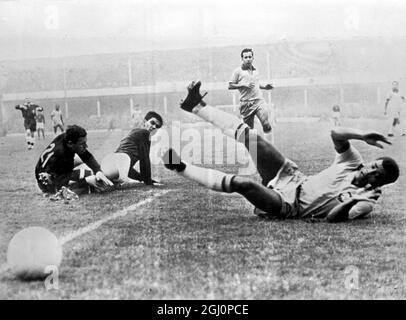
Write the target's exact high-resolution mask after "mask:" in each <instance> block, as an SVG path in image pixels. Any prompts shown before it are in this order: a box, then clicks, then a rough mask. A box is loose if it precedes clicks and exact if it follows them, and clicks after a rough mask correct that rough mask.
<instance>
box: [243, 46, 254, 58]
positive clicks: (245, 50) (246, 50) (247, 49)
mask: <svg viewBox="0 0 406 320" xmlns="http://www.w3.org/2000/svg"><path fill="white" fill-rule="evenodd" d="M246 52H251V53H252V55H254V51H252V49H251V48H245V49H242V51H241V58H242V56H243V54H244V53H246Z"/></svg>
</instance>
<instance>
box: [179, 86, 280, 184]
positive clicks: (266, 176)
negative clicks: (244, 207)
mask: <svg viewBox="0 0 406 320" xmlns="http://www.w3.org/2000/svg"><path fill="white" fill-rule="evenodd" d="M200 85H201V83H200V81H199V82H197V83H194V82H192V83H191V85H190V86H189V87H188V95H187V97H186V99H185V101H186V100H187V101H189V103H188V105H187V106H188V108H186V109H185V108H184V107H182V104H181V107H182V109H184V110H186V111H188V112H192V113H194V114H196V115H197V116H199V117H200V118H202V119H203V120H205V121H207V122H210V123H211V124H213V125H214V126H216V127H218V128H220V129H221V130H222V132H223V134H225V135H226V136H228V137H231V138H233V139H235V140H237V141H239V142H241V143H244V145H245V147H246V148H247V149H248V151H249V152H250V155H251V157H252V159H253V161H254V163H255V164H256V166H257V169H258V172H259V174H260V175H261V177H262V183H263V184H264V185H266V184H267V183H268V182H269V181H270V180H272V179H273V178H274V177H275V176H276V175H277V173H278V171H279V169H280V168H281V167H282V165H283V164H284V163H285V161H286V159H285V157H284V156H283V155H282V154H281V153H280V152H279V151H278V150H277V149H276V148H275V146H274V145H272V144H271V143H270V142H269V141H266V140H265V139H264V138H263V137H261V136H259V135H257V134H256V132H255V131H253V130H250V128H249V127H248V126H247V125H246V124H245V123H242V122H241V120H240V119H239V118H238V117H236V116H234V115H232V114H230V113H227V112H224V111H222V110H219V109H216V108H214V107H212V106H209V105H206V104H205V103H203V104H202V103H201V101H202V100H201V99H202V96H201V95H200V92H199V90H200Z"/></svg>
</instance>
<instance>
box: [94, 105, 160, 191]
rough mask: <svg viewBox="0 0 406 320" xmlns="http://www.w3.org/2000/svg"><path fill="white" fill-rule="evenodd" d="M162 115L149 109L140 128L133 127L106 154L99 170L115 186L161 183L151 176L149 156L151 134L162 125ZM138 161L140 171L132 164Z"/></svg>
mask: <svg viewBox="0 0 406 320" xmlns="http://www.w3.org/2000/svg"><path fill="white" fill-rule="evenodd" d="M162 124H163V121H162V117H161V116H160V115H159V114H158V113H156V112H154V111H149V112H148V113H147V114H146V115H145V117H144V123H143V126H142V128H133V129H132V130H131V131H130V132H129V133H128V134H127V135H126V136H125V137H124V138H123V139H122V140H121V141H120V145H119V146H118V148H117V150H116V151H115V152H114V153H110V154H108V155H106V156H105V157H104V158H103V160H102V162H101V170H102V171H103V173H104V174H105V176H106V177H107V178H109V179H110V180H111V181H113V182H114V184H115V185H116V186H117V187H130V186H132V185H134V184H138V183H140V181H142V182H144V183H145V184H146V185H161V184H160V183H158V182H157V181H155V180H153V179H152V178H151V161H150V158H149V153H150V148H151V140H150V139H151V136H152V135H154V134H155V133H156V132H157V130H158V129H159V128H161V127H162ZM138 161H139V162H140V172H138V171H137V170H135V169H134V165H135V164H136V163H137V162H138Z"/></svg>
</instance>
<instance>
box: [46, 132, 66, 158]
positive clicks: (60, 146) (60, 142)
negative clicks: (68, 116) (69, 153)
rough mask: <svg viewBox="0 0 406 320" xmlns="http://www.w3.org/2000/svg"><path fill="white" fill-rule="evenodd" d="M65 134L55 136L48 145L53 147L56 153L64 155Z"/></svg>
mask: <svg viewBox="0 0 406 320" xmlns="http://www.w3.org/2000/svg"><path fill="white" fill-rule="evenodd" d="M64 137H65V134H64V133H61V134H60V135H59V136H57V137H56V138H54V140H52V142H51V143H50V144H49V146H53V147H54V150H55V152H57V153H61V154H62V153H65V151H66V150H67V149H66V144H65V140H64Z"/></svg>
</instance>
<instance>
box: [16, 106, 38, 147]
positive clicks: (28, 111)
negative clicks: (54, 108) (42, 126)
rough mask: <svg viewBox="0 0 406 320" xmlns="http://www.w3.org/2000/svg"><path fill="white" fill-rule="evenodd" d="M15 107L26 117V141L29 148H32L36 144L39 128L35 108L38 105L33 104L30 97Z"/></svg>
mask: <svg viewBox="0 0 406 320" xmlns="http://www.w3.org/2000/svg"><path fill="white" fill-rule="evenodd" d="M15 108H16V109H17V110H20V111H21V113H22V116H23V118H24V129H25V132H26V136H25V141H26V142H27V148H28V150H31V149H32V148H34V144H35V131H36V130H37V122H36V120H35V115H36V113H35V110H36V109H37V108H38V106H37V105H35V104H32V103H31V101H30V100H29V99H25V101H24V104H19V105H16V106H15Z"/></svg>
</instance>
